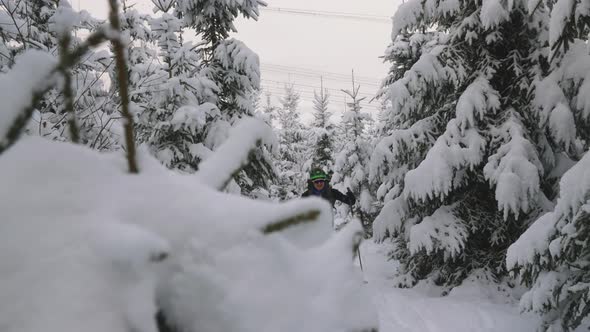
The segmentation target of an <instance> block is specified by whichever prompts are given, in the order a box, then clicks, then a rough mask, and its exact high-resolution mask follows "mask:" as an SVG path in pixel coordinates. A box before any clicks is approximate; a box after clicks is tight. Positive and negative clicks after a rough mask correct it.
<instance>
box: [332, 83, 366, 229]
mask: <svg viewBox="0 0 590 332" xmlns="http://www.w3.org/2000/svg"><path fill="white" fill-rule="evenodd" d="M359 91H360V85H356V84H355V80H354V73H353V76H352V90H343V92H344V93H345V94H346V95H348V97H349V98H350V102H348V103H347V106H348V110H347V111H346V112H345V113H344V114H343V115H342V121H341V125H342V126H343V128H344V132H345V136H344V137H345V138H344V142H345V143H344V147H343V148H342V150H341V151H340V152H338V153H337V155H336V158H335V159H336V161H335V165H334V176H333V177H332V182H333V184H334V185H335V187H338V186H341V187H342V189H345V188H346V189H348V188H350V190H351V191H352V192H353V193H354V195H355V196H356V197H357V202H358V204H357V205H356V209H355V210H354V211H356V213H358V214H359V217H360V218H361V221H362V223H363V226H364V228H365V231H366V232H367V234H371V223H372V217H373V214H374V213H375V210H374V208H373V201H374V198H373V195H372V194H371V192H372V190H371V184H370V183H369V172H368V167H369V160H370V156H371V152H372V146H371V144H370V137H368V131H367V129H368V128H367V126H366V125H367V121H369V120H370V119H371V116H370V114H368V113H365V112H363V111H362V107H361V105H360V103H361V101H363V100H364V99H365V97H362V98H359Z"/></svg>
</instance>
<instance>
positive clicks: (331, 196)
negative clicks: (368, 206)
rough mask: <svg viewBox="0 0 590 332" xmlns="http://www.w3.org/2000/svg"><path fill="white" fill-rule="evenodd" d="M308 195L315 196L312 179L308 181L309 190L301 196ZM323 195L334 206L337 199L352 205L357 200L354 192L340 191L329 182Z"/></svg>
mask: <svg viewBox="0 0 590 332" xmlns="http://www.w3.org/2000/svg"><path fill="white" fill-rule="evenodd" d="M308 196H314V195H313V184H312V183H311V181H309V182H308V183H307V190H306V191H305V192H304V193H303V194H302V195H301V197H308ZM321 197H322V198H323V199H326V200H328V201H329V202H330V204H332V206H334V203H336V201H340V202H342V203H344V204H348V205H350V206H352V205H354V203H355V202H356V198H355V197H354V195H353V194H352V192H350V191H349V192H348V193H347V194H346V195H344V194H343V193H341V192H340V191H338V190H336V189H334V188H332V187H331V186H330V185H329V184H328V183H326V187H325V188H324V190H323V191H322V194H321Z"/></svg>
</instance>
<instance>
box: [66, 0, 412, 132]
mask: <svg viewBox="0 0 590 332" xmlns="http://www.w3.org/2000/svg"><path fill="white" fill-rule="evenodd" d="M72 2H73V5H74V6H75V7H78V6H79V7H80V8H81V9H86V10H88V11H89V12H90V13H92V14H93V15H94V16H96V17H103V18H104V17H106V13H107V9H106V3H107V1H106V0H104V1H102V0H73V1H72ZM267 2H268V7H269V8H268V9H267V10H263V11H262V12H261V17H260V19H259V20H258V21H251V20H250V21H248V20H244V19H239V20H238V21H237V22H236V27H237V29H238V32H237V33H236V34H234V35H233V37H235V38H237V39H239V40H242V41H243V42H245V43H246V45H248V46H249V47H250V48H251V49H253V50H254V51H255V52H257V53H258V55H259V56H260V62H261V67H262V80H263V82H262V83H263V86H264V88H265V90H266V91H269V92H271V93H272V95H273V101H274V102H277V101H276V98H277V97H279V96H280V95H281V93H282V90H283V88H282V87H283V85H284V83H285V82H291V83H293V84H294V86H295V89H296V90H297V91H299V93H300V94H301V100H302V102H301V110H302V113H303V114H302V116H303V118H304V120H306V121H309V119H310V118H311V116H310V112H311V99H312V97H313V90H314V89H316V90H317V87H319V86H320V77H323V81H324V87H325V88H328V89H330V90H329V92H330V93H331V105H330V109H331V111H333V112H334V113H336V114H335V117H337V116H338V115H339V113H341V111H342V110H343V109H344V100H345V99H344V95H343V93H342V92H340V89H342V88H348V89H350V87H351V83H350V79H349V77H350V75H351V71H352V70H353V69H354V71H355V76H357V81H358V83H360V84H361V91H360V92H361V94H362V95H363V96H367V97H368V98H367V100H368V99H370V98H369V97H370V96H372V95H373V94H374V93H375V91H376V89H377V85H378V84H379V82H380V81H381V79H382V78H383V77H384V76H385V74H386V72H387V68H388V66H387V65H386V64H383V62H382V60H381V59H379V57H380V56H381V55H382V54H383V51H384V50H385V48H386V47H387V45H388V43H389V41H390V32H391V23H389V22H388V18H389V17H391V16H393V14H394V12H395V9H396V8H397V6H398V5H399V3H401V0H367V1H358V0H268V1H267ZM128 3H131V2H130V1H128ZM137 8H138V9H140V10H142V11H146V12H147V11H150V10H151V8H152V5H151V1H149V0H137ZM278 8H281V9H283V10H284V9H287V10H289V9H296V10H299V11H302V12H304V13H300V14H296V13H292V12H284V11H283V12H278V11H277V10H278ZM339 13H347V14H354V15H344V16H346V18H342V17H336V16H343V15H342V14H339ZM359 16H361V17H359ZM365 105H366V110H367V111H369V112H371V113H373V112H374V110H375V109H376V106H377V105H367V104H365Z"/></svg>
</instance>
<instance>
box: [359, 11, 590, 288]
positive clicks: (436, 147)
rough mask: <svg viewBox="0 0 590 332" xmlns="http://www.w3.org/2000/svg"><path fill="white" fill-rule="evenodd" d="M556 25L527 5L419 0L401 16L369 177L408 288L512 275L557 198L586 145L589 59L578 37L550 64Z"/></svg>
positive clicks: (381, 226) (383, 231) (379, 230)
mask: <svg viewBox="0 0 590 332" xmlns="http://www.w3.org/2000/svg"><path fill="white" fill-rule="evenodd" d="M578 8H579V9H580V8H585V7H584V6H581V7H578ZM548 22H549V12H548V10H547V8H546V7H545V5H544V3H541V2H539V5H538V6H536V7H534V8H528V3H527V2H526V1H514V2H509V3H504V2H499V1H494V0H490V1H483V2H482V3H474V2H456V1H440V2H438V1H418V0H415V1H409V2H406V3H405V4H403V5H402V6H400V8H399V10H398V12H397V13H396V15H395V16H394V27H393V43H392V46H390V47H389V48H388V52H389V54H388V56H387V58H388V59H389V60H390V61H392V69H391V70H390V75H389V77H388V79H386V80H385V81H384V89H383V92H382V93H383V96H384V98H386V99H387V100H388V102H387V105H388V107H387V109H386V110H385V111H384V112H383V114H382V117H381V118H382V120H381V121H382V123H381V124H380V126H379V127H380V133H381V134H382V135H384V137H383V138H382V139H381V141H380V142H379V143H378V145H377V147H376V149H375V151H374V153H373V155H372V158H371V166H370V176H371V181H372V182H373V183H375V184H377V185H380V187H379V189H378V191H377V196H378V199H380V200H382V202H383V203H382V204H383V208H382V210H381V213H380V214H379V216H378V217H377V219H376V221H375V223H374V232H375V239H376V240H378V241H382V240H384V239H385V238H387V237H393V238H394V241H395V242H396V243H397V244H398V246H397V250H396V252H395V253H394V257H396V258H398V259H400V260H401V262H402V272H405V273H404V275H405V278H404V279H403V282H401V283H402V284H404V285H413V284H414V283H415V282H417V280H420V279H424V278H433V279H435V280H436V281H437V282H438V283H441V284H447V285H457V284H458V283H460V282H461V281H462V280H463V279H464V278H465V277H466V276H467V275H468V274H469V273H470V272H471V271H473V270H475V269H485V270H488V271H489V272H491V273H493V274H494V275H496V276H497V277H500V276H502V275H505V274H506V273H507V270H506V267H505V264H504V257H505V254H506V250H507V248H508V247H509V246H510V244H512V243H513V242H514V241H515V240H516V239H517V238H518V237H519V236H520V234H521V233H522V232H523V231H524V230H525V229H526V227H527V226H528V224H529V223H530V221H531V220H534V219H535V218H536V217H538V215H539V214H540V213H541V212H542V211H543V210H544V209H546V208H547V207H550V205H551V204H550V202H549V200H550V199H552V198H553V197H555V193H554V191H555V186H554V185H553V184H554V183H555V177H556V176H557V177H558V176H559V175H556V174H557V173H559V168H560V167H562V166H561V165H560V164H559V163H558V162H557V160H560V159H564V160H569V159H577V158H579V156H580V155H581V153H582V151H584V149H585V147H587V144H588V143H587V142H588V141H587V140H586V135H587V133H581V132H580V130H581V129H582V128H586V126H587V121H586V118H584V117H583V116H581V115H583V111H582V110H583V108H582V110H580V108H581V107H580V106H574V105H580V104H583V102H582V101H581V100H583V98H584V97H583V96H584V94H583V93H582V90H583V89H580V87H581V85H582V83H584V82H588V81H587V80H585V75H586V74H587V72H588V71H587V69H586V67H584V66H583V65H582V64H583V63H586V62H585V61H586V60H584V56H582V53H581V52H580V53H576V55H574V54H573V52H575V48H576V47H575V45H577V44H578V43H577V42H574V43H573V44H572V45H573V46H572V47H571V49H570V51H569V53H568V54H570V55H571V56H570V57H569V58H568V55H565V56H559V57H556V58H554V63H551V64H550V59H551V54H550V52H549V50H550V49H549V48H548V46H549V38H548V37H549V36H548V34H547V31H548V30H549V29H548V26H547V23H548ZM432 26H434V27H435V28H429V27H432ZM432 30H435V31H432ZM581 43H582V42H581V41H580V43H579V45H580V47H581ZM586 56H587V54H586ZM574 63H576V64H574ZM408 68H409V69H408ZM574 68H576V69H574ZM401 69H403V70H405V72H404V73H403V76H402V74H401V72H400V71H401ZM395 79H397V80H395ZM394 80H395V81H394ZM581 98H582V99H581ZM572 109H575V111H572ZM565 164H567V163H565Z"/></svg>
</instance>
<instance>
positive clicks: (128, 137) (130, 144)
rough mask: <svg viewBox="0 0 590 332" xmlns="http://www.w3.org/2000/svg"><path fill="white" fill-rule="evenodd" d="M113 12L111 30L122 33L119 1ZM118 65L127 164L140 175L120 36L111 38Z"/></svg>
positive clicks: (113, 1) (112, 1) (114, 2)
mask: <svg viewBox="0 0 590 332" xmlns="http://www.w3.org/2000/svg"><path fill="white" fill-rule="evenodd" d="M109 5H110V9H111V12H110V14H109V20H110V22H111V28H112V29H113V30H114V31H116V32H117V33H120V31H121V22H120V21H119V5H118V3H117V0H109ZM111 42H112V43H113V49H114V52H115V59H116V65H117V79H118V80H119V94H120V95H121V114H122V115H123V118H124V121H123V125H124V128H125V146H126V148H127V164H128V167H129V173H139V169H138V168H137V159H136V156H135V140H134V135H133V117H132V115H131V112H130V111H129V84H128V82H127V64H126V63H125V50H124V47H123V43H122V42H121V39H120V36H115V37H114V38H111Z"/></svg>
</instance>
